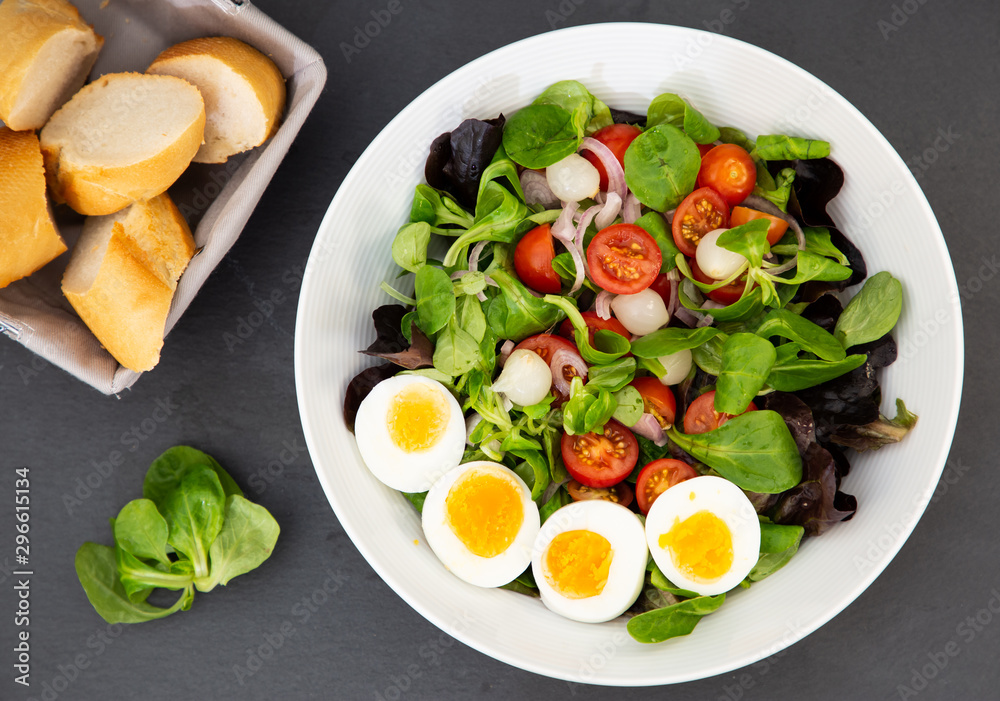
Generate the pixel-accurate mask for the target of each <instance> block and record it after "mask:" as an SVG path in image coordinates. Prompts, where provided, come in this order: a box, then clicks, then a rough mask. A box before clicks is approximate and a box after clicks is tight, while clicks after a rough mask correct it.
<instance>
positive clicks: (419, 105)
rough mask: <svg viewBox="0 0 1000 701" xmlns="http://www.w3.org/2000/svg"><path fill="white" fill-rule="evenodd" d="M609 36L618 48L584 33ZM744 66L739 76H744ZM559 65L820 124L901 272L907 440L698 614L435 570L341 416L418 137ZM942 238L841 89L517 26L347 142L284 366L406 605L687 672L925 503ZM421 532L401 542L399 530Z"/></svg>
mask: <svg viewBox="0 0 1000 701" xmlns="http://www.w3.org/2000/svg"><path fill="white" fill-rule="evenodd" d="M609 45H610V46H615V47H616V49H615V51H613V52H609V51H595V47H601V46H604V47H606V46H609ZM746 75H753V76H754V81H753V85H752V87H751V85H750V84H749V83H748V82H747V81H745V80H744V77H745V76H746ZM567 78H573V79H576V80H579V81H581V82H583V83H584V84H585V85H586V86H587V87H589V88H590V90H591V91H592V92H593V93H594V94H595V95H597V96H598V97H600V98H601V99H603V100H605V101H606V102H607V103H608V104H610V105H612V106H614V107H617V108H619V109H628V110H633V111H637V112H641V113H644V112H645V109H646V106H647V105H648V103H649V101H650V99H652V98H653V97H655V96H656V95H658V94H660V93H663V92H676V93H680V94H682V95H685V96H686V97H687V98H688V99H689V100H690V101H691V102H692V103H693V104H694V105H695V106H697V108H698V109H699V110H701V111H702V112H703V113H704V114H705V115H706V116H707V117H708V118H709V119H710V120H711V121H712V122H714V123H716V124H719V125H732V126H736V127H739V128H741V129H743V130H744V131H745V132H746V133H748V134H750V135H751V136H752V135H757V134H771V133H791V134H796V135H800V136H807V137H815V138H822V139H827V140H829V141H830V142H831V143H832V148H833V158H835V159H836V160H837V162H838V163H839V164H840V165H841V166H842V167H843V169H844V172H845V173H846V183H845V185H844V189H843V191H842V192H841V193H840V195H839V196H838V197H837V198H836V199H835V200H834V202H833V204H832V206H831V207H830V213H831V215H832V216H833V217H834V219H835V220H836V221H837V222H838V224H839V226H840V228H841V229H842V230H843V231H845V232H846V233H847V234H848V235H849V236H850V237H852V238H853V240H854V241H855V243H856V244H857V245H858V246H859V247H860V248H861V249H862V251H863V252H864V254H865V257H866V260H867V262H868V267H869V270H870V271H871V272H875V271H878V270H889V271H891V272H892V274H893V275H895V276H896V277H897V278H899V279H900V280H901V281H902V283H903V286H904V289H905V303H904V311H903V316H902V319H901V320H900V323H899V325H898V326H897V329H896V335H897V340H898V341H899V345H900V359H899V360H898V361H897V362H896V363H895V364H894V365H893V366H891V367H890V368H888V369H887V371H885V372H884V374H883V377H882V391H883V405H884V406H883V408H884V410H885V411H886V412H887V413H889V414H890V415H892V414H893V412H894V408H893V400H894V399H895V398H896V397H903V398H904V399H905V401H906V403H907V406H908V407H909V408H910V409H911V410H913V411H914V412H916V413H917V414H919V415H920V422H919V425H918V426H917V429H916V430H915V431H914V432H913V433H912V434H911V435H909V436H908V437H907V438H906V440H905V441H904V442H903V443H901V444H899V445H896V446H891V447H888V448H885V449H883V450H880V451H878V452H876V453H871V454H866V455H863V456H857V457H855V459H854V465H853V469H852V472H851V474H850V475H849V476H848V478H847V479H846V480H845V483H844V485H843V488H844V490H845V491H847V492H849V493H852V494H855V495H856V496H857V497H858V502H859V504H860V507H859V509H858V513H857V515H856V516H855V518H854V519H853V520H852V521H850V522H847V523H841V524H838V525H837V526H836V527H835V528H833V529H831V530H830V531H829V532H828V533H827V534H825V535H823V536H822V537H820V538H816V539H810V540H808V541H807V542H806V543H805V544H804V545H803V547H802V548H801V551H800V553H799V554H798V555H797V556H796V557H795V558H794V559H793V560H792V561H791V563H790V564H789V565H788V566H787V567H785V568H784V569H783V570H782V571H780V572H779V573H777V574H775V575H774V576H773V577H771V578H769V579H766V580H764V581H763V582H760V583H758V584H755V585H754V586H753V588H752V589H750V590H749V591H739V592H736V593H734V594H733V595H732V596H731V597H730V600H729V601H727V602H726V604H725V605H724V606H723V607H722V608H721V609H719V611H717V612H716V613H714V614H713V615H711V616H708V617H706V618H705V619H703V620H702V621H701V623H699V625H698V627H697V628H696V629H695V631H694V633H693V634H692V635H690V636H688V637H684V638H678V639H675V640H671V641H668V642H666V643H663V644H659V645H642V644H640V643H637V642H634V641H633V640H632V639H631V638H630V637H629V636H628V634H627V633H626V631H625V624H624V621H622V620H616V621H612V622H609V623H605V624H599V625H588V624H583V623H576V622H573V621H570V620H567V619H564V618H561V617H559V616H557V615H555V614H553V613H550V612H549V611H547V610H546V609H545V607H544V606H543V605H542V604H541V602H540V601H538V600H536V599H531V598H528V597H523V596H520V595H518V594H514V593H513V592H508V591H503V590H488V589H479V588H477V587H474V586H471V585H468V584H466V583H465V582H462V581H461V580H459V579H458V578H457V577H454V576H452V575H451V574H449V573H448V572H447V571H446V570H445V569H444V567H443V566H442V565H441V564H440V563H439V562H438V560H437V559H436V558H435V557H434V554H433V553H432V552H431V550H430V548H429V547H427V545H426V544H425V543H424V542H423V535H422V533H421V531H420V519H419V517H418V515H417V513H416V511H415V510H413V508H412V507H411V506H410V505H409V504H408V503H407V502H406V501H405V500H404V498H403V497H402V496H400V495H399V494H396V493H394V492H392V491H391V490H389V489H388V488H387V487H384V486H383V485H382V484H381V483H379V482H378V481H377V480H376V479H375V478H374V477H373V476H372V475H371V474H370V473H369V472H368V470H367V469H366V468H365V466H364V464H363V463H362V462H361V458H360V456H359V454H358V451H357V448H356V447H355V443H354V439H353V437H352V435H351V434H350V433H349V432H348V431H347V429H346V428H345V426H344V421H343V415H342V405H343V398H344V390H345V388H346V386H347V383H348V382H349V381H350V379H351V378H352V377H353V376H354V375H355V374H356V373H357V372H358V371H359V370H361V369H362V368H364V367H365V366H366V365H369V364H371V363H370V360H369V359H367V358H366V357H365V356H362V355H359V354H358V352H357V351H358V349H360V348H364V347H365V346H366V345H367V344H368V343H369V342H370V341H371V340H372V339H373V337H374V332H373V330H372V326H371V312H372V310H373V309H374V308H375V307H376V306H378V305H380V304H384V303H387V302H389V301H390V300H389V298H388V297H387V296H386V295H385V294H383V293H382V292H381V291H380V290H379V288H378V285H379V282H380V281H382V280H389V281H391V280H393V279H394V278H395V275H396V272H397V271H396V269H395V268H394V265H393V263H392V259H391V256H390V245H391V243H392V239H393V236H394V234H395V232H396V230H397V229H398V227H399V226H401V225H402V224H403V223H404V222H405V221H406V217H407V214H408V211H409V205H410V199H411V196H412V193H413V187H414V186H415V185H416V184H417V183H418V182H419V181H420V180H421V177H422V173H423V163H424V158H425V156H426V153H427V149H428V146H429V145H430V142H431V141H432V140H433V139H434V137H436V136H437V135H438V134H441V133H442V132H445V131H449V130H450V129H452V128H453V127H455V126H456V125H457V124H458V123H459V122H460V121H461V120H462V119H465V118H467V117H478V118H490V117H495V116H496V115H497V114H498V113H500V112H504V113H506V114H511V113H513V111H515V110H516V109H517V108H519V107H521V106H523V105H525V104H527V103H528V102H530V101H531V100H532V99H533V98H534V97H535V96H536V95H537V94H538V93H540V92H541V91H542V90H543V89H544V88H545V87H546V86H548V85H550V84H551V83H553V82H555V81H557V80H562V79H567ZM958 300H959V297H958V290H957V286H956V284H955V276H954V271H953V270H952V266H951V263H950V259H949V256H948V251H947V249H946V247H945V243H944V240H943V238H942V236H941V232H940V229H939V228H938V225H937V223H936V221H935V219H934V215H933V213H932V211H931V208H930V206H929V205H928V204H927V201H926V199H925V198H924V196H923V194H922V193H921V191H920V189H919V187H918V186H917V184H916V182H915V181H914V179H913V178H912V177H911V175H910V173H909V171H908V170H907V168H906V166H905V165H904V163H903V161H902V160H901V159H900V157H899V156H898V155H897V154H896V152H895V151H894V150H893V149H892V147H891V146H890V145H889V143H888V142H887V141H886V140H885V138H884V137H882V135H881V134H879V132H878V131H877V130H876V129H875V127H874V126H872V124H871V123H870V122H869V121H868V120H867V119H865V117H864V116H862V115H861V114H860V113H859V112H858V111H857V110H856V109H855V108H854V107H852V106H851V105H850V103H848V102H847V101H846V100H845V99H844V98H843V97H841V96H840V95H838V94H837V93H835V92H834V91H833V90H831V89H830V88H829V87H827V86H826V85H824V84H823V83H822V82H821V81H819V80H818V79H816V78H815V77H813V76H812V75H810V74H808V73H806V72H805V71H803V70H802V69H800V68H798V67H796V66H794V65H792V64H791V63H788V62H787V61H785V60H783V59H781V58H778V57H777V56H775V55H773V54H771V53H768V52H767V51H764V50H762V49H759V48H757V47H754V46H751V45H749V44H745V43H743V42H740V41H736V40H734V39H729V38H727V37H724V36H718V35H715V34H710V33H706V32H701V31H695V30H691V29H684V28H680V27H671V26H661V25H651V24H604V25H589V26H583V27H576V28H572V29H565V30H561V31H558V32H553V33H549V34H544V35H541V36H536V37H532V38H530V39H525V40H524V41H520V42H518V43H516V44H512V45H510V46H507V47H505V48H502V49H499V50H497V51H494V52H493V53H490V54H488V55H486V56H483V57H482V58H480V59H477V60H476V61H473V62H472V63H470V64H468V65H466V66H464V67H463V68H461V69H459V70H457V71H455V72H454V73H452V74H451V75H449V76H448V77H446V78H444V79H443V80H441V81H440V82H438V83H437V84H435V85H434V86H432V87H431V88H429V89H428V90H427V91H426V92H425V93H424V94H423V95H421V96H420V97H418V98H417V99H416V100H414V101H413V103H411V104H410V105H409V106H408V107H407V108H406V109H405V110H403V111H402V112H401V113H400V114H399V116H398V117H396V118H395V119H394V120H393V121H392V122H391V123H390V124H389V125H388V126H387V127H386V128H385V129H384V130H383V131H382V133H381V134H379V136H378V137H377V138H376V139H375V140H374V141H373V142H372V144H371V146H369V147H368V149H367V150H366V151H365V152H364V154H362V156H361V158H359V159H358V162H357V163H356V164H355V166H354V168H353V169H352V170H351V172H350V173H349V174H348V176H347V178H346V179H345V180H344V183H343V185H342V186H341V188H340V190H339V191H338V192H337V195H336V197H334V199H333V202H332V203H331V205H330V209H329V211H328V212H327V215H326V217H325V219H324V220H323V223H322V225H321V226H320V230H319V234H318V235H317V238H316V242H315V245H314V247H313V250H312V254H311V257H310V259H309V264H308V266H307V269H306V275H305V278H304V281H303V287H302V294H301V298H300V300H299V309H298V320H297V323H296V331H295V334H296V335H295V377H296V387H297V391H298V401H299V409H300V412H301V416H302V424H303V429H304V431H305V436H306V441H307V444H308V446H309V452H310V454H311V456H312V459H313V462H314V463H315V466H316V471H317V473H318V475H319V479H320V482H321V483H322V485H323V488H324V489H325V491H326V495H327V498H328V499H329V501H330V504H331V505H332V506H333V509H334V511H335V512H336V514H337V516H338V518H339V519H340V521H341V523H342V524H343V526H344V529H345V530H346V531H347V533H348V534H349V535H350V537H351V538H352V540H353V541H354V543H355V545H357V547H358V549H359V550H360V551H361V553H362V554H363V555H364V556H365V558H367V560H368V562H369V563H370V564H371V565H372V567H373V568H374V569H375V570H376V571H377V572H378V573H379V575H380V576H381V577H382V578H383V579H384V580H385V581H386V582H387V583H388V584H389V585H390V586H391V587H392V588H393V589H394V590H395V591H396V592H397V593H398V594H399V595H400V596H401V597H402V598H403V599H404V600H405V601H406V602H407V603H409V604H410V605H411V606H413V608H415V609H416V610H417V611H419V612H420V613H421V614H422V615H424V616H425V617H426V618H427V619H428V620H430V621H431V622H433V623H434V624H435V625H437V626H438V627H440V628H441V629H443V630H444V631H446V632H448V633H450V634H451V635H453V636H455V637H456V638H458V639H459V640H461V641H462V642H464V643H466V644H468V645H470V646H472V647H474V648H476V649H478V650H480V651H482V652H484V653H485V654H487V655H490V656H492V657H495V658H497V659H499V660H503V661H504V662H507V663H509V664H512V665H516V666H518V667H521V668H523V669H526V670H530V671H532V672H537V673H539V674H545V675H549V676H552V677H558V678H561V679H567V680H572V681H585V682H592V683H598V684H608V685H622V686H631V685H648V684H666V683H673V682H682V681H687V680H692V679H699V678H703V677H707V676H711V675H714V674H720V673H723V672H726V671H729V670H732V669H735V668H738V667H741V666H744V665H747V664H750V663H752V662H755V661H757V660H759V659H762V658H764V657H767V656H769V655H772V654H774V653H775V652H777V651H779V650H781V649H782V648H784V647H786V646H788V645H790V644H792V643H793V642H795V641H796V640H799V639H800V638H802V637H804V636H805V635H807V634H809V633H810V632H812V631H814V630H816V628H818V627H819V626H821V625H823V624H824V623H825V622H826V621H828V620H830V619H831V618H832V617H833V616H835V615H836V614H837V613H838V612H839V611H841V610H842V609H843V608H844V607H845V606H847V605H848V604H849V603H851V601H853V600H854V599H855V598H856V597H857V596H858V595H859V594H861V592H862V591H864V589H865V588H866V587H867V586H868V585H869V584H871V582H872V581H873V580H874V579H875V577H876V576H878V574H879V573H880V572H881V571H882V570H883V569H884V568H885V566H886V565H887V564H888V563H889V561H890V560H891V559H892V557H893V556H894V555H895V554H896V552H897V551H898V550H899V548H900V547H901V546H902V544H903V542H904V541H905V540H906V538H907V536H908V535H909V534H910V532H911V531H912V530H913V527H914V525H915V524H916V522H917V519H919V517H920V515H921V514H922V513H923V510H924V508H925V506H926V505H927V503H928V501H929V499H930V497H931V495H932V494H933V491H934V489H935V486H936V485H937V481H938V478H939V476H940V474H941V470H942V468H943V467H944V464H945V460H946V458H947V455H948V450H949V447H950V445H951V440H952V434H953V432H954V428H955V422H956V419H957V415H958V407H959V398H960V394H961V386H962V369H963V346H962V321H961V310H960V308H959V301H958ZM415 540H416V541H418V542H419V545H414V541H415Z"/></svg>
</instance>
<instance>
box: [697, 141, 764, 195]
mask: <svg viewBox="0 0 1000 701" xmlns="http://www.w3.org/2000/svg"><path fill="white" fill-rule="evenodd" d="M756 182H757V168H756V167H755V166H754V164H753V159H752V158H750V154H749V153H747V152H746V150H745V149H744V148H743V147H742V146H737V145H736V144H719V145H718V146H716V147H715V148H713V149H712V150H711V151H709V152H708V153H706V154H705V156H704V157H703V158H702V159H701V170H699V171H698V187H710V188H712V189H713V190H715V191H716V192H718V193H719V194H720V195H722V197H723V198H724V199H725V200H726V202H728V203H729V204H730V205H734V204H739V203H740V202H742V201H743V200H745V199H746V198H747V195H749V194H750V193H751V192H753V186H754V184H755V183H756Z"/></svg>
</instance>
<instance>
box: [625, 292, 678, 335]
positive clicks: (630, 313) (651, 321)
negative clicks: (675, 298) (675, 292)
mask: <svg viewBox="0 0 1000 701" xmlns="http://www.w3.org/2000/svg"><path fill="white" fill-rule="evenodd" d="M611 311H613V312H614V313H615V316H616V317H618V321H620V322H622V326H624V327H625V328H626V329H628V332H629V333H633V334H635V335H636V336H645V335H646V334H647V333H653V332H654V331H656V330H657V329H658V328H660V327H661V326H663V325H665V324H666V323H667V322H668V321H670V313H669V312H667V305H665V304H664V303H663V298H662V297H660V295H659V293H657V292H656V291H654V290H651V289H649V288H648V287H647V288H646V289H645V290H643V291H642V292H637V293H635V294H634V295H618V296H616V297H615V298H614V299H613V300H611Z"/></svg>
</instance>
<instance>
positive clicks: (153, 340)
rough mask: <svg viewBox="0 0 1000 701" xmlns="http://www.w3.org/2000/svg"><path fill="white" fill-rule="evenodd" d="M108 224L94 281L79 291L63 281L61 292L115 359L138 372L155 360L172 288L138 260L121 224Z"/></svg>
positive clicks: (140, 258) (133, 242) (158, 354)
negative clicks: (108, 237)
mask: <svg viewBox="0 0 1000 701" xmlns="http://www.w3.org/2000/svg"><path fill="white" fill-rule="evenodd" d="M114 228H115V230H114V233H113V234H112V235H111V240H110V241H109V242H108V248H107V252H106V253H105V254H104V258H103V260H102V261H101V268H100V271H99V272H98V274H97V277H96V278H95V280H94V284H93V285H91V287H90V289H89V290H87V291H86V292H84V293H78V292H75V291H73V290H70V289H67V287H66V285H65V284H64V285H63V294H65V295H66V299H68V300H69V303H70V304H72V305H73V308H74V309H75V310H76V313H77V314H79V315H80V318H81V319H83V322H84V323H85V324H86V325H87V327H88V328H89V329H90V330H91V331H93V333H94V335H95V336H97V340H99V341H100V342H101V345H103V346H104V347H105V348H106V349H107V351H108V352H109V353H111V355H113V356H114V358H115V360H117V361H118V362H119V363H121V364H122V365H124V366H125V367H127V368H128V369H129V370H134V371H135V372H143V371H145V370H151V369H152V368H153V367H154V366H155V365H156V363H157V362H159V360H160V349H161V348H162V347H163V331H164V327H165V326H166V321H167V313H168V312H169V311H170V301H171V299H173V290H172V289H171V288H170V287H168V286H167V285H166V284H164V282H163V281H162V280H160V278H158V277H157V276H156V275H155V274H153V272H152V271H151V270H150V269H149V268H147V267H146V266H145V265H144V264H143V262H142V252H141V250H139V249H138V246H137V245H136V243H135V241H134V240H133V239H132V238H130V237H129V236H128V235H126V234H125V229H124V227H123V226H122V225H121V224H120V223H117V222H116V223H115V224H114ZM81 253H82V252H81ZM75 256H76V251H75V250H74V257H75ZM70 264H71V265H72V262H71V263H70Z"/></svg>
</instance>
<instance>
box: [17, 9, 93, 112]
mask: <svg viewBox="0 0 1000 701" xmlns="http://www.w3.org/2000/svg"><path fill="white" fill-rule="evenodd" d="M63 32H70V33H75V34H79V35H80V37H81V38H83V37H93V40H94V42H95V44H96V49H97V51H100V49H101V47H102V46H103V45H104V38H103V37H102V36H101V35H100V34H98V33H96V32H95V31H94V28H93V27H92V26H91V25H89V24H87V23H86V22H84V21H83V19H82V18H81V17H80V12H79V10H77V9H76V8H75V7H74V6H73V5H71V4H70V3H68V2H65V0H3V1H2V2H0V120H3V121H4V122H5V123H6V124H7V126H9V127H10V128H11V129H15V130H18V131H23V130H30V129H41V128H42V126H43V125H44V120H43V121H42V123H36V122H20V121H18V119H17V118H16V117H13V116H12V113H14V112H15V109H16V107H17V106H18V99H19V97H20V94H21V89H22V86H23V84H24V80H25V78H26V77H27V75H28V73H29V72H30V70H31V67H32V64H33V62H34V61H35V59H36V58H37V56H38V54H39V53H40V52H41V50H42V47H43V46H45V44H46V43H47V42H48V41H50V40H51V39H53V38H54V37H55V36H56V35H58V34H60V33H63ZM97 51H95V52H94V54H93V55H92V56H91V57H90V59H89V64H90V65H88V66H83V67H81V70H80V71H79V72H80V73H81V74H82V77H81V79H80V81H79V83H77V84H76V85H74V86H72V89H73V90H75V89H77V88H79V87H80V86H81V85H83V80H84V78H85V77H86V74H87V73H89V72H90V69H91V68H92V67H93V65H94V61H95V60H96V59H97ZM82 68H85V69H86V70H82ZM57 106H58V105H57ZM46 117H47V116H46Z"/></svg>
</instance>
